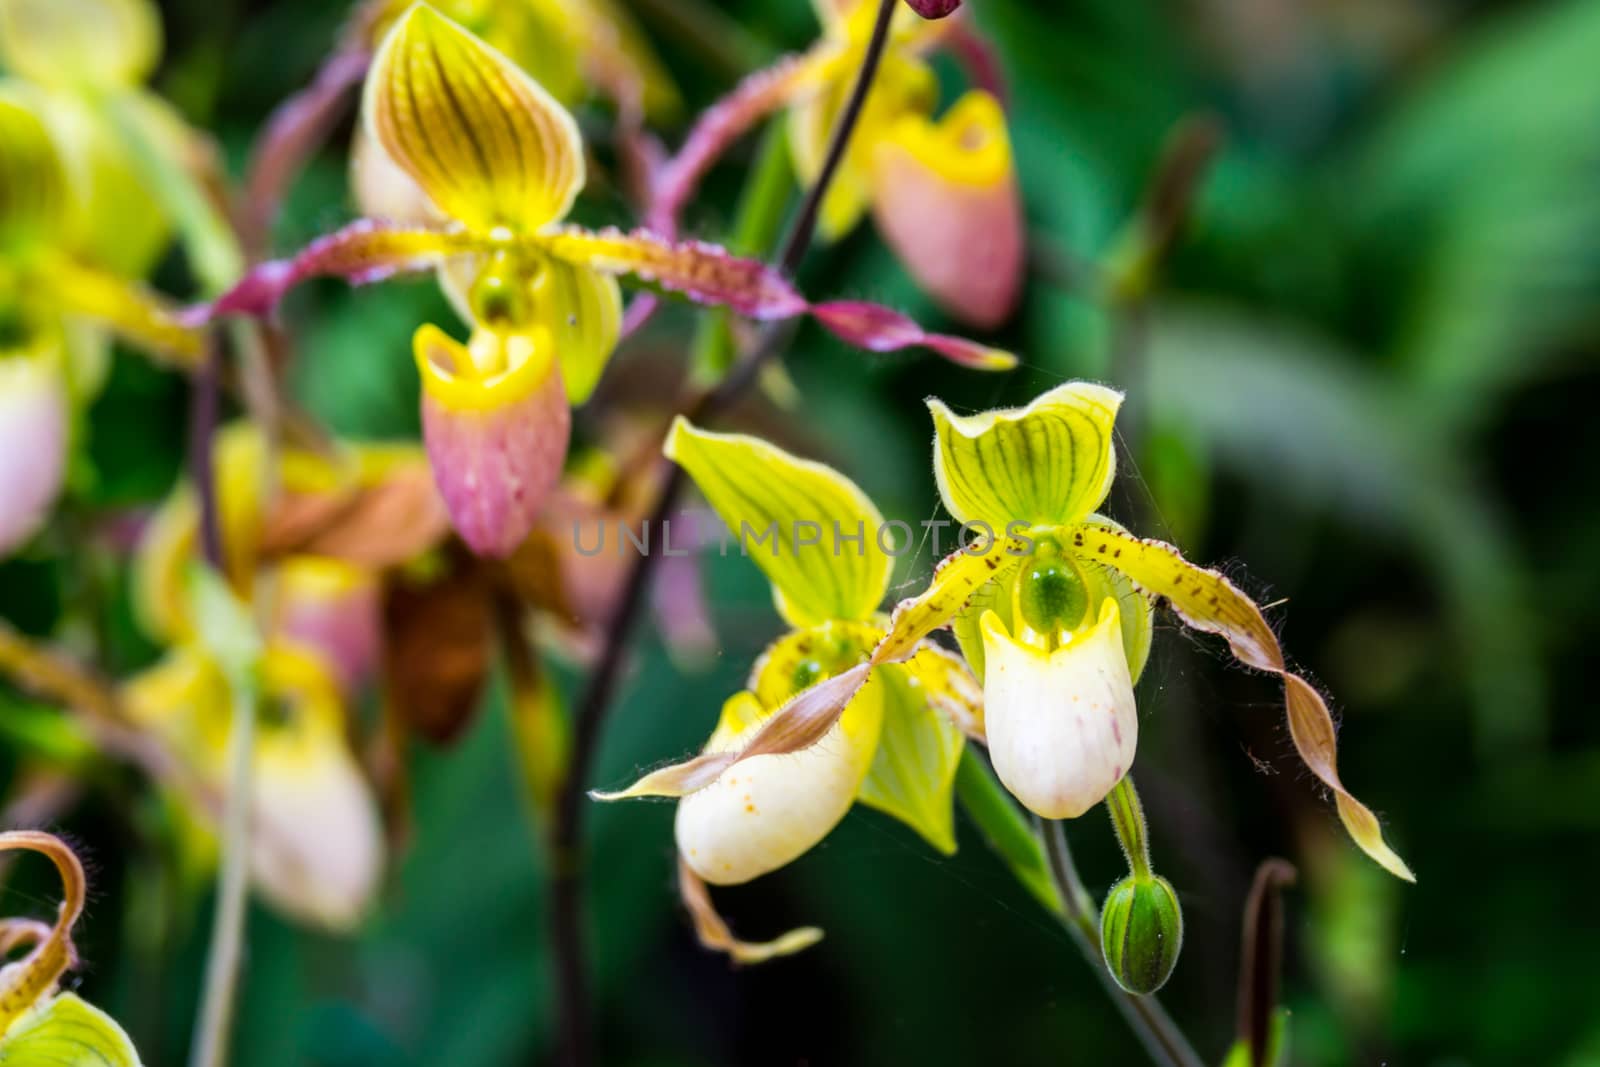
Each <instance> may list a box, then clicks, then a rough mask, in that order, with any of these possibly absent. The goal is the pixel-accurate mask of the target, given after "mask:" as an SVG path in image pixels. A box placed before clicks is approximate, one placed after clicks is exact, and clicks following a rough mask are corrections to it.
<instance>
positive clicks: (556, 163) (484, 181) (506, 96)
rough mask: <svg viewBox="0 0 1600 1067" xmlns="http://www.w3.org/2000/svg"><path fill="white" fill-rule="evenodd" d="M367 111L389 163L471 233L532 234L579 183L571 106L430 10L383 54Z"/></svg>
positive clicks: (566, 204)
mask: <svg viewBox="0 0 1600 1067" xmlns="http://www.w3.org/2000/svg"><path fill="white" fill-rule="evenodd" d="M364 113H365V121H366V122H367V123H368V124H369V126H370V128H371V130H372V132H373V134H374V136H376V138H377V139H378V141H379V142H380V143H381V144H382V145H383V148H384V151H386V152H387V153H388V154H389V156H390V158H392V159H393V160H394V161H395V162H396V163H397V164H399V165H400V166H401V167H402V168H403V169H404V170H405V171H406V172H407V173H408V174H410V175H411V177H412V178H413V179H414V180H415V181H416V183H417V184H418V185H420V186H421V187H422V189H423V191H424V192H426V193H427V194H428V197H429V198H430V199H431V200H432V201H433V202H434V204H435V205H436V206H437V207H438V208H439V210H440V211H442V212H444V213H445V214H446V215H448V216H450V217H451V218H453V219H456V220H457V221H459V222H461V223H462V224H464V225H465V226H467V227H468V228H469V229H473V230H477V231H482V232H487V231H489V230H491V229H493V228H495V227H497V226H503V227H508V228H510V229H513V230H517V231H520V232H524V233H531V232H533V231H534V230H537V229H538V228H539V227H541V226H543V225H545V224H546V223H548V222H552V221H555V220H557V219H559V218H561V217H562V216H563V215H565V214H566V213H567V210H568V208H570V207H571V206H572V201H573V199H574V198H575V197H576V196H577V195H578V190H580V189H581V188H582V187H583V181H584V162H583V142H582V141H581V139H580V138H579V136H578V127H577V123H575V122H574V121H573V119H572V116H571V115H570V114H568V113H567V111H566V109H565V108H563V107H562V106H561V105H560V104H559V103H557V102H556V101H555V99H554V98H553V97H551V96H550V94H549V93H547V92H545V90H544V89H543V88H542V87H541V86H540V85H539V84H538V83H537V82H535V81H534V80H533V79H532V78H530V77H528V75H527V74H525V73H523V71H522V69H521V68H520V67H518V66H517V65H516V64H515V63H514V62H512V60H510V59H509V58H507V57H506V56H505V55H503V54H502V53H500V52H498V51H496V50H495V49H494V48H491V47H490V46H489V45H487V44H485V43H484V42H483V41H481V40H479V39H478V38H477V37H474V36H473V35H472V34H471V33H469V32H467V31H466V30H464V29H462V28H461V27H460V26H458V25H457V24H456V23H454V22H451V21H450V20H449V19H447V18H445V17H444V16H443V15H441V14H439V13H438V12H437V11H435V10H434V9H433V8H430V7H428V6H427V5H426V4H417V5H416V6H414V7H413V8H411V10H410V11H409V12H407V13H406V14H405V15H404V16H403V17H402V18H401V19H400V21H399V22H398V23H397V24H396V25H395V28H394V29H393V30H392V31H390V33H389V36H388V38H387V39H386V40H385V41H384V43H383V45H382V46H381V47H380V48H379V49H378V53H377V56H376V57H375V58H374V60H373V63H372V70H371V72H370V73H369V74H368V77H367V91H366V98H365V101H364Z"/></svg>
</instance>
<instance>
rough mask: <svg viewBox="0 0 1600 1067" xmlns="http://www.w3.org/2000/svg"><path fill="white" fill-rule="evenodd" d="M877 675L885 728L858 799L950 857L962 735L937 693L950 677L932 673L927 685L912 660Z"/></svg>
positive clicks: (952, 844)
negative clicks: (904, 825)
mask: <svg viewBox="0 0 1600 1067" xmlns="http://www.w3.org/2000/svg"><path fill="white" fill-rule="evenodd" d="M915 662H916V660H915V659H913V660H912V663H913V664H914V663H915ZM876 673H877V674H878V676H879V677H880V678H881V680H882V684H883V729H882V732H881V733H880V734H879V736H878V751H877V754H876V755H875V756H874V757H873V760H872V766H871V767H870V768H869V769H868V771H867V777H866V778H865V779H864V780H863V781H862V783H861V791H860V793H859V795H858V799H859V800H860V801H861V802H862V803H863V804H866V805H868V806H869V807H874V808H877V809H878V810H879V811H881V812H884V813H885V814H887V815H892V816H894V817H895V818H896V819H899V820H900V821H901V822H903V823H905V824H906V825H907V826H909V827H911V828H912V829H913V830H915V831H916V832H917V833H919V834H921V835H922V837H923V838H924V839H925V840H926V841H927V842H928V843H929V844H930V845H932V846H933V847H934V848H936V849H938V850H939V851H940V852H943V853H945V854H946V855H949V854H950V853H953V852H954V851H955V850H956V833H955V808H954V806H953V803H952V801H953V799H954V792H953V791H954V787H955V777H956V767H957V765H959V764H960V762H961V749H962V747H963V746H964V745H965V742H966V739H965V737H963V735H962V732H961V728H960V727H958V726H957V725H956V724H955V722H954V721H953V720H952V719H951V718H950V717H949V716H947V715H946V714H945V713H944V711H943V709H942V708H941V706H940V704H939V697H940V696H941V695H942V694H940V693H938V692H936V691H935V690H936V688H938V687H943V686H945V685H946V684H947V683H948V679H947V678H945V677H942V676H935V677H934V678H932V679H931V681H932V683H933V685H932V686H930V684H929V680H925V679H924V677H923V675H922V674H921V673H918V672H915V671H914V670H913V669H912V667H911V665H910V664H900V663H891V664H888V665H886V666H883V667H880V668H879V669H878V671H877V672H876Z"/></svg>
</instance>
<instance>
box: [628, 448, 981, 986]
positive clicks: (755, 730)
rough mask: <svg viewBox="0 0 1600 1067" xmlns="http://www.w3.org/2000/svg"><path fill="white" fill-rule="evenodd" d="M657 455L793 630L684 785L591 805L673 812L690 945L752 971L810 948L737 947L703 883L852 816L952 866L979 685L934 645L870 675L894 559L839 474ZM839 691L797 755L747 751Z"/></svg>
mask: <svg viewBox="0 0 1600 1067" xmlns="http://www.w3.org/2000/svg"><path fill="white" fill-rule="evenodd" d="M666 453H667V455H668V456H670V457H671V458H672V459H674V460H675V461H676V462H677V463H678V464H679V465H680V466H682V467H683V468H684V470H685V471H687V472H688V474H689V476H690V477H691V478H693V479H694V481H695V484H696V485H698V486H699V487H700V489H701V491H702V492H703V493H704V494H705V496H706V499H707V500H708V501H709V502H710V504H711V506H712V508H713V509H715V511H716V512H717V514H718V516H720V517H721V519H722V521H723V522H724V523H725V524H726V525H727V528H728V532H729V534H730V535H732V536H737V537H739V539H740V543H741V545H742V546H743V547H744V549H745V551H747V552H748V553H749V555H750V557H751V559H752V560H753V561H754V562H755V563H756V564H757V566H759V567H760V568H761V569H762V571H763V572H764V573H765V574H766V575H767V577H768V579H770V580H771V582H772V590H773V599H774V601H775V602H776V605H777V609H778V613H779V614H780V615H782V616H783V618H784V621H786V622H787V623H788V624H789V625H790V627H791V629H790V631H789V632H788V633H787V634H785V635H784V636H783V637H780V638H779V639H778V640H777V641H775V642H773V643H772V644H771V645H770V646H768V648H767V650H766V652H765V653H763V654H762V656H761V658H760V659H759V660H758V661H757V662H756V664H755V667H754V669H753V670H752V671H751V674H750V681H749V687H748V688H747V689H745V690H743V691H741V692H739V693H737V694H735V695H734V696H733V697H732V698H730V699H729V700H728V701H727V703H726V704H724V705H723V708H722V715H721V717H720V719H719V720H718V723H717V728H716V730H715V731H714V732H713V733H712V735H711V737H710V739H709V740H708V741H707V742H706V746H705V754H704V755H702V756H701V757H700V758H699V760H698V761H697V763H696V765H695V767H694V768H693V769H692V770H691V772H690V773H689V774H687V775H680V774H678V773H676V771H677V769H676V768H668V769H667V770H665V771H661V772H657V773H655V774H650V775H646V776H645V777H644V778H643V779H642V780H640V781H639V782H638V783H637V784H635V785H634V786H632V787H630V788H628V789H626V790H623V791H622V792H620V793H614V794H602V795H599V796H600V798H601V799H608V800H609V799H619V798H622V797H639V796H666V797H681V798H682V799H681V800H680V801H679V803H678V814H677V820H676V837H677V844H678V854H679V860H680V872H679V878H680V884H681V886H682V887H683V893H684V898H685V900H686V901H687V902H688V904H689V906H690V908H691V910H692V911H693V912H694V914H695V918H696V925H697V927H698V928H699V930H700V932H701V935H702V940H704V941H705V942H706V944H707V945H708V947H713V948H718V949H721V950H723V951H726V952H728V953H730V954H731V955H732V956H733V957H734V958H735V959H738V960H741V961H744V962H753V961H756V960H760V959H765V958H768V957H770V956H772V955H779V954H783V953H786V952H792V951H795V950H797V949H799V948H803V947H804V946H805V945H808V944H810V943H811V942H813V941H814V940H815V939H816V937H817V936H818V934H817V933H816V932H815V931H811V930H800V931H795V932H793V933H791V934H789V935H787V936H786V937H784V938H781V939H779V940H778V941H775V942H770V943H767V944H763V945H750V944H745V943H742V942H739V941H737V940H736V939H734V938H733V937H732V935H731V934H730V933H729V932H728V931H727V927H726V926H725V925H724V924H722V922H721V920H720V919H718V918H717V917H716V915H715V912H714V911H712V910H711V905H710V897H709V894H708V893H707V892H706V890H705V888H704V886H703V885H702V884H700V883H704V882H708V883H712V884H715V885H734V884H738V883H741V882H747V881H749V880H751V879H752V878H756V877H759V876H760V875H763V874H766V873H768V872H770V871H773V870H776V869H778V868H779V867H782V866H784V865H785V864H787V863H789V862H790V861H792V860H794V859H796V858H797V857H799V856H800V855H801V854H803V853H805V852H806V851H807V850H809V849H810V848H811V847H812V846H813V845H815V844H816V843H817V842H818V841H820V840H822V838H823V837H825V836H826V835H827V834H828V832H829V831H830V830H832V829H833V828H834V827H835V826H836V825H838V823H839V821H840V820H841V819H843V818H844V816H845V813H846V812H848V811H849V810H850V808H851V806H852V805H853V804H854V803H856V802H857V801H860V802H862V803H864V804H867V805H868V806H870V807H874V808H877V809H879V810H880V811H883V812H886V813H887V814H889V815H892V816H894V817H895V818H897V819H900V820H901V821H903V822H905V823H906V824H907V825H909V826H910V827H912V828H913V829H914V830H916V831H917V832H918V833H919V834H921V835H922V836H923V837H924V838H925V839H926V840H927V841H928V842H929V843H930V844H932V845H933V846H934V847H935V848H937V849H938V850H939V851H941V852H945V853H950V852H954V851H955V847H956V846H955V834H954V827H953V822H952V811H951V789H952V784H953V781H954V777H955V770H956V764H957V762H958V761H959V760H960V757H961V748H962V744H963V735H962V728H961V725H960V724H963V723H964V724H972V723H974V722H975V721H976V718H977V716H978V714H979V712H978V709H977V707H976V698H977V691H976V683H975V682H974V681H973V680H972V678H971V677H970V676H969V675H968V674H967V672H966V670H965V669H964V668H963V667H962V666H961V664H960V663H959V661H958V660H956V658H955V657H953V656H951V655H949V654H947V653H945V652H943V651H941V650H939V649H937V648H934V647H932V646H925V647H923V648H920V649H918V650H917V651H916V652H915V653H914V654H913V655H911V656H910V657H908V659H907V660H906V662H904V663H893V664H885V665H883V666H879V667H872V666H870V665H869V664H868V663H867V658H868V656H869V655H870V653H871V650H872V649H873V647H874V646H875V645H877V644H878V642H879V641H880V640H881V639H882V638H883V635H884V623H885V621H886V620H885V619H884V617H883V616H882V615H881V614H879V613H878V605H879V603H880V602H881V601H882V599H883V596H884V593H885V592H887V590H888V585H889V576H890V571H891V570H892V567H893V559H892V557H891V556H890V554H889V552H888V551H887V550H886V549H885V547H884V546H883V543H882V541H881V540H880V538H882V537H883V535H884V532H885V526H884V522H883V517H882V516H881V515H880V514H879V513H878V509H877V508H876V507H874V506H873V504H872V501H871V500H869V499H868V498H867V496H866V495H865V494H864V493H862V492H861V490H860V489H859V488H857V487H856V486H855V485H854V484H853V483H851V482H850V481H849V480H848V479H847V478H845V477H844V476H843V475H841V474H839V473H838V472H837V471H834V470H832V469H830V468H828V467H825V466H823V465H821V464H819V463H812V462H808V461H805V460H802V459H798V458H796V457H794V456H792V455H789V454H788V453H786V452H783V451H781V450H779V449H777V448H775V447H773V446H772V445H769V444H767V443H766V442H764V441H760V440H757V439H755V438H751V437H743V436H736V435H725V434H715V433H708V432H706V431H703V430H698V429H696V428H695V427H693V426H692V425H690V424H689V423H688V422H687V421H685V420H683V419H679V420H678V422H677V423H676V424H675V425H674V427H673V430H672V433H671V435H670V436H669V437H668V439H667V444H666ZM769 541H770V545H769V544H768V542H769ZM841 678H842V679H845V680H846V681H847V682H850V683H852V688H853V689H854V692H853V695H852V696H851V697H850V699H849V700H848V701H846V702H845V704H844V705H843V707H842V711H841V713H840V714H839V715H838V716H836V717H835V719H834V720H833V721H832V722H830V723H829V724H828V726H827V727H826V728H825V729H824V730H822V731H821V732H819V733H816V734H815V736H813V737H812V738H811V742H812V743H811V744H810V745H809V746H807V747H805V748H804V750H803V751H797V752H795V753H793V754H791V755H760V754H758V753H756V752H754V751H752V749H751V745H752V743H753V742H754V741H755V740H756V739H758V738H760V737H761V736H762V735H763V729H764V727H765V726H766V725H767V724H768V723H769V722H771V720H772V718H773V715H774V713H775V712H776V711H777V710H778V709H779V708H783V707H786V706H789V705H791V704H792V702H794V701H795V700H797V699H798V700H804V699H806V698H807V696H808V695H809V694H815V693H818V692H819V691H820V692H824V693H826V692H828V691H830V688H831V687H832V686H836V685H837V684H838V682H837V679H841ZM797 725H799V727H800V729H801V730H802V731H803V730H804V728H805V727H804V725H803V724H797ZM735 759H738V760H739V762H737V763H734V762H733V761H734V760H735Z"/></svg>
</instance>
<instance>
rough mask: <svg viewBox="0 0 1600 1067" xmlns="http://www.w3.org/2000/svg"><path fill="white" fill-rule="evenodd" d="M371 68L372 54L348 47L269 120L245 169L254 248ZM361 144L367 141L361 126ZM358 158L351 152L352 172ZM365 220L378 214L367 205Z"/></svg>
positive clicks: (248, 222)
mask: <svg viewBox="0 0 1600 1067" xmlns="http://www.w3.org/2000/svg"><path fill="white" fill-rule="evenodd" d="M371 63H372V54H371V52H369V51H368V50H367V49H366V48H365V47H362V46H359V45H355V44H345V45H342V46H340V47H338V48H336V49H335V50H334V51H333V52H332V53H331V54H330V55H329V56H328V57H327V59H325V60H323V62H322V66H320V67H319V68H318V69H317V73H316V76H315V77H314V78H313V79H312V81H311V84H310V85H308V86H306V87H305V88H304V89H301V90H299V91H298V92H296V93H294V94H293V95H292V96H289V97H288V98H287V99H285V100H284V101H283V102H281V103H280V104H278V106H277V107H275V108H273V109H272V114H271V115H269V116H267V122H266V125H265V126H264V127H263V128H262V131H261V134H260V136H258V137H257V138H256V141H255V144H253V145H252V146H251V148H250V160H249V162H248V163H247V164H246V165H245V193H244V197H243V199H244V203H245V210H246V211H247V212H248V214H247V215H246V225H245V230H246V234H247V236H248V238H249V239H250V242H251V244H252V245H253V246H254V247H257V248H259V247H261V246H263V245H264V244H265V243H266V239H267V236H268V234H269V232H270V231H271V229H272V223H273V222H274V221H275V220H276V219H277V217H278V209H279V208H280V207H281V206H282V205H283V200H284V197H285V196H287V195H288V193H289V189H290V187H291V186H292V185H293V184H294V180H295V178H296V177H298V176H299V174H300V172H301V170H303V169H304V168H305V165H306V162H307V161H308V160H309V159H310V158H311V157H312V156H313V155H314V154H315V153H316V152H317V150H318V149H319V148H321V147H322V145H323V143H324V142H326V141H327V139H328V137H329V135H330V134H331V133H332V132H333V129H334V127H335V126H337V125H338V123H339V119H340V117H341V116H342V115H343V114H344V111H345V107H346V97H347V96H348V95H349V94H350V93H351V92H352V90H354V89H355V87H356V86H358V85H360V84H361V80H362V79H363V78H365V77H366V74H367V68H368V67H369V66H370V65H371ZM357 139H358V142H359V141H360V140H361V139H362V130H361V128H360V127H359V124H358V129H357ZM355 154H356V153H355V152H354V151H353V150H352V153H351V155H352V169H353V168H354V156H355ZM362 214H365V215H372V214H374V212H372V211H369V210H367V208H366V206H365V205H364V204H363V205H362ZM378 214H380V215H381V213H378ZM390 217H392V216H390Z"/></svg>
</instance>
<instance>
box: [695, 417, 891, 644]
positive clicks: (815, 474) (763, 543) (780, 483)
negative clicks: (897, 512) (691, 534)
mask: <svg viewBox="0 0 1600 1067" xmlns="http://www.w3.org/2000/svg"><path fill="white" fill-rule="evenodd" d="M665 452H666V454H667V456H668V458H670V459H672V460H673V461H675V462H676V463H677V464H678V465H679V466H681V467H683V469H684V470H685V471H687V472H688V473H689V477H691V478H693V479H694V481H695V484H696V485H698V486H699V487H700V491H701V492H702V493H704V494H705V497H706V500H707V501H708V502H709V503H710V504H711V506H712V508H714V509H715V510H716V512H717V514H718V515H719V516H721V518H722V521H723V522H724V523H726V524H727V527H728V530H729V534H730V538H729V539H730V541H732V542H737V543H739V544H740V545H741V546H742V549H743V551H744V552H745V553H746V554H748V555H749V557H750V559H751V561H752V562H754V563H755V564H756V566H758V567H760V568H761V570H762V572H763V573H765V574H766V576H767V577H768V579H770V580H771V582H772V586H773V593H774V599H775V600H776V602H777V605H778V611H779V612H780V613H781V614H782V615H783V617H784V618H785V619H787V620H788V621H789V622H790V623H791V624H792V625H795V626H811V625H815V624H818V623H823V622H827V621H829V620H832V619H848V620H861V619H866V618H869V617H870V616H871V615H872V614H873V612H875V611H876V610H877V608H878V603H879V601H881V600H882V599H883V595H884V593H885V592H886V591H887V589H888V585H889V572H890V570H891V569H892V567H893V565H894V561H893V559H892V558H891V557H890V556H889V555H888V553H887V552H885V551H884V550H883V548H882V547H881V546H880V545H879V543H878V535H879V533H880V531H881V530H882V528H883V516H882V515H881V514H879V512H878V509H877V508H876V507H875V506H873V503H872V501H871V500H869V499H868V498H867V495H866V494H865V493H863V492H862V491H861V490H860V488H858V487H857V486H856V485H855V483H854V482H852V481H850V480H849V479H848V478H846V477H845V476H844V475H842V474H840V473H839V472H838V471H835V470H834V469H832V468H831V467H826V466H824V465H822V464H820V463H813V462H811V461H809V460H803V459H800V458H798V457H796V456H792V455H790V454H789V453H787V452H785V451H783V450H782V449H779V448H775V447H774V446H772V445H770V444H767V443H766V442H765V441H761V440H759V439H757V438H754V437H746V436H743V435H740V434H719V433H710V432H707V431H705V430H699V429H696V428H695V427H694V426H692V425H691V424H690V423H689V422H688V420H686V419H683V418H679V419H678V420H677V422H675V423H674V424H673V427H672V433H671V434H670V435H669V436H668V437H667V442H666V447H665Z"/></svg>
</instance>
